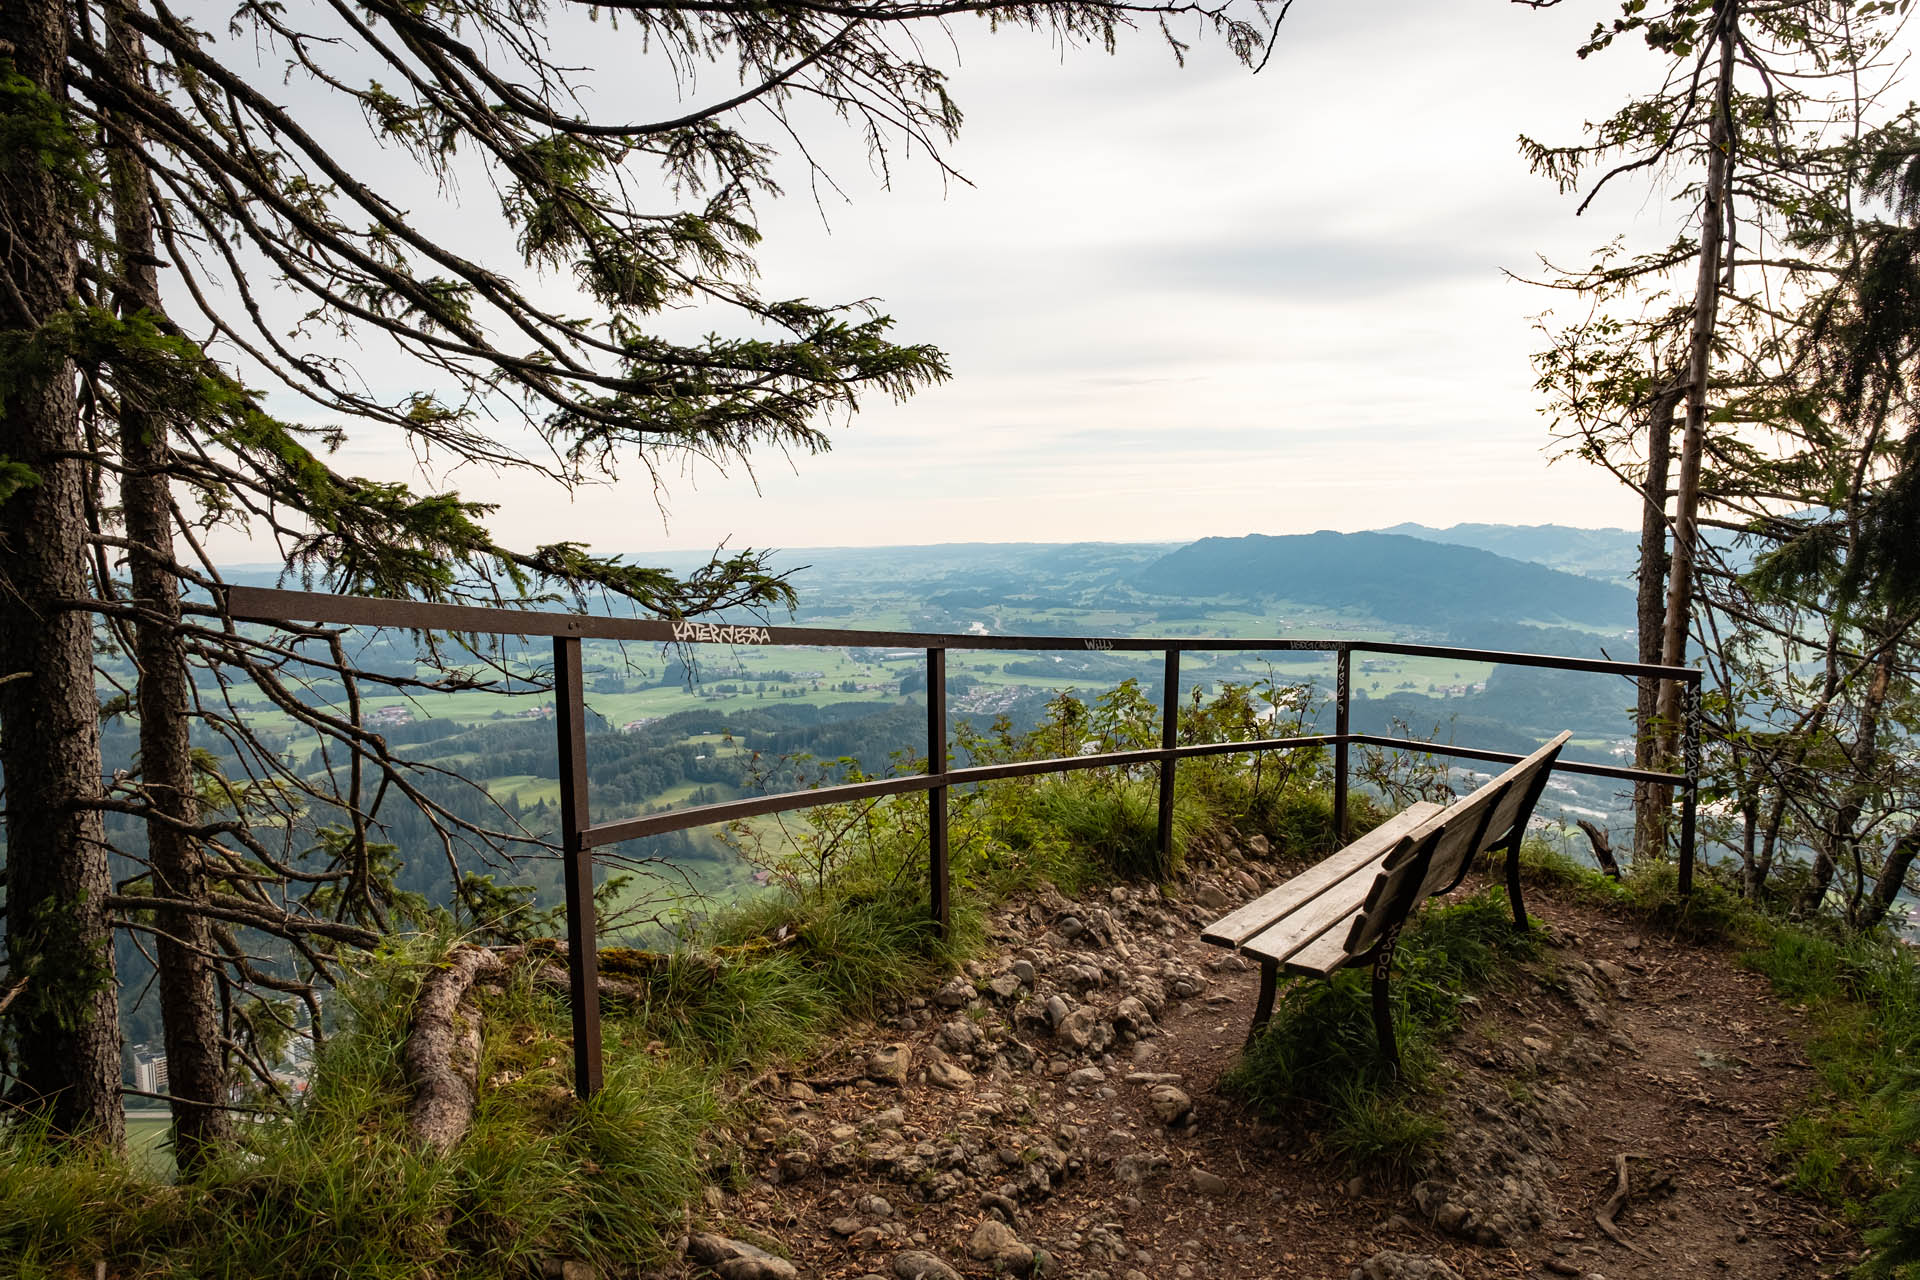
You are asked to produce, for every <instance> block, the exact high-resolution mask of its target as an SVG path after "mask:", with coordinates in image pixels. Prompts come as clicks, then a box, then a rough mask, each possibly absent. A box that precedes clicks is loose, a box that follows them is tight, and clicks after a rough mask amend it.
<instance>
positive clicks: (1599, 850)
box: [1580, 818, 1620, 880]
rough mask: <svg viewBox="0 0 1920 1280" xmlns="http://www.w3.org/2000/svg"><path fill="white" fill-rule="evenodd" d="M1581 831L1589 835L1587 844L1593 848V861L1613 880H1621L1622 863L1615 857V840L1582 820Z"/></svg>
mask: <svg viewBox="0 0 1920 1280" xmlns="http://www.w3.org/2000/svg"><path fill="white" fill-rule="evenodd" d="M1580 829H1581V830H1582V831H1584V832H1586V833H1587V843H1588V844H1590V845H1592V846H1593V860H1594V861H1595V862H1597V863H1599V864H1600V869H1601V870H1602V871H1604V872H1606V873H1607V877H1608V878H1609V879H1612V880H1618V879H1619V878H1620V863H1619V862H1618V861H1617V860H1616V859H1615V858H1614V856H1613V840H1612V839H1611V838H1610V837H1609V836H1608V835H1607V833H1606V832H1605V831H1604V830H1602V829H1601V828H1600V827H1597V826H1595V825H1594V824H1593V823H1591V822H1588V821H1587V820H1586V819H1585V818H1581V819H1580Z"/></svg>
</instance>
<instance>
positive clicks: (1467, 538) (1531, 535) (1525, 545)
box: [1374, 523, 1640, 586]
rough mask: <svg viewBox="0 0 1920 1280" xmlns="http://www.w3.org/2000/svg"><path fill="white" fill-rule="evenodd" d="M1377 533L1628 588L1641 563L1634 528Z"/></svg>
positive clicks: (1421, 528)
mask: <svg viewBox="0 0 1920 1280" xmlns="http://www.w3.org/2000/svg"><path fill="white" fill-rule="evenodd" d="M1374 532H1375V533H1399V534H1405V535H1406V536H1407V537H1409V538H1419V539H1420V540H1421V541H1423V542H1450V543H1453V544H1454V545H1455V546H1461V547H1478V548H1479V549H1480V550H1482V551H1491V552H1493V553H1494V554H1495V555H1497V556H1507V557H1509V558H1511V559H1514V560H1525V561H1527V562H1529V563H1531V564H1543V565H1546V566H1547V567H1548V568H1549V569H1560V570H1562V571H1564V572H1566V573H1577V574H1580V575H1582V576H1583V577H1588V578H1600V579H1603V580H1604V581H1607V582H1617V583H1620V584H1622V585H1624V586H1631V585H1632V584H1633V581H1634V571H1635V568H1636V567H1637V566H1638V565H1639V563H1640V534H1639V533H1638V532H1637V531H1635V530H1632V529H1576V528H1572V527H1570V526H1568V525H1563V524H1456V525H1450V526H1448V527H1447V528H1445V529H1436V528H1434V527H1433V526H1431V525H1424V524H1412V523H1406V524H1396V525H1393V526H1391V527H1390V528H1386V529H1376V530H1374Z"/></svg>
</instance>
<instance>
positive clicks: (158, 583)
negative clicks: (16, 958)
mask: <svg viewBox="0 0 1920 1280" xmlns="http://www.w3.org/2000/svg"><path fill="white" fill-rule="evenodd" d="M106 31H107V44H108V51H107V52H108V57H109V58H110V59H111V60H112V61H113V63H114V64H115V65H116V66H117V67H119V68H120V71H121V74H122V75H123V76H125V77H126V78H127V80H128V82H129V83H136V82H137V81H138V79H139V68H140V67H141V65H142V64H143V63H144V62H145V53H144V50H143V48H142V46H141V41H140V36H139V34H138V33H137V32H134V31H132V30H130V29H129V28H128V26H127V24H126V20H125V16H124V13H123V11H122V9H121V7H120V5H119V4H113V5H111V6H109V8H108V10H107V15H106ZM139 145H140V130H139V126H138V125H136V124H134V123H132V122H129V121H127V120H124V119H120V118H115V119H113V120H112V124H111V129H110V132H109V136H108V163H109V166H110V173H111V188H112V193H113V217H114V240H115V248H116V250H117V251H118V256H119V263H118V267H119V279H118V281H117V283H116V287H115V290H114V295H115V296H114V305H115V306H116V307H117V308H118V310H119V312H120V314H121V315H122V316H123V317H124V316H133V315H137V314H139V313H140V312H142V311H145V312H148V313H151V314H152V315H154V316H156V317H158V316H159V315H160V314H161V301H160V284H159V271H158V268H157V267H156V266H155V263H157V262H158V259H157V258H156V257H155V255H154V229H153V185H152V178H151V175H149V174H148V172H147V170H146V166H145V165H144V164H143V163H142V162H141V160H140V158H139ZM117 390H118V391H119V393H120V413H119V426H120V457H121V461H122V463H123V464H124V466H125V471H124V472H123V474H122V479H121V482H120V494H121V508H122V513H123V515H124V518H125V520H126V533H127V541H128V542H129V543H130V544H131V548H130V550H129V552H128V556H127V559H128V576H129V579H130V582H131V586H132V590H133V601H134V605H135V607H136V608H137V609H138V610H139V616H138V617H137V618H136V619H135V621H134V623H133V641H134V655H133V656H134V662H135V665H136V666H137V667H138V669H139V685H138V689H137V693H136V698H137V705H138V708H139V713H140V787H141V792H142V795H143V798H144V799H145V802H146V803H147V804H148V805H149V806H151V807H152V809H153V811H154V813H155V815H156V816H155V817H153V818H150V819H148V821H147V824H146V827H147V858H148V866H149V867H150V869H151V871H152V875H153V889H154V893H155V894H156V896H158V897H160V898H163V899H168V900H184V901H189V902H198V901H200V900H201V899H202V897H203V896H204V894H205V890H206V874H205V867H204V859H203V856H202V853H201V850H200V846H199V844H198V843H197V842H196V841H195V840H194V839H193V838H192V837H191V836H189V835H188V834H187V831H188V830H189V829H191V828H192V827H193V826H194V825H195V824H196V823H197V822H198V821H199V803H198V798H197V796H196V793H195V788H194V781H193V753H192V745H191V740H190V735H189V731H188V725H189V719H188V716H189V713H190V711H191V709H192V705H193V703H192V690H191V688H190V687H189V685H188V674H187V655H186V646H185V645H184V644H183V643H182V641H181V636H180V582H179V579H178V577H177V576H176V575H175V573H174V546H173V502H172V496H173V495H172V488H171V486H170V484H169V482H168V470H169V464H170V463H171V461H172V450H171V446H170V443H169V440H168V429H169V424H168V421H167V418H166V417H165V415H164V414H163V413H160V412H155V411H154V409H153V408H152V407H151V406H149V405H147V404H145V403H143V402H142V397H141V395H140V392H139V388H138V387H137V386H132V385H129V384H128V383H127V382H126V381H124V380H122V381H121V382H120V383H119V384H118V386H117ZM169 819H171V820H170V821H169ZM154 914H155V923H156V924H157V925H158V929H159V936H158V938H157V939H156V943H155V955H154V959H155V963H156V966H157V968H158V971H159V972H158V976H159V988H160V1019H161V1026H162V1032H163V1036H164V1039H165V1043H166V1049H167V1077H168V1085H167V1090H168V1092H169V1093H170V1094H172V1096H173V1097H174V1098H175V1099H177V1100H178V1101H176V1102H174V1103H173V1104H172V1109H173V1139H174V1158H175V1160H176V1161H177V1162H178V1163H179V1165H180V1168H181V1170H182V1172H185V1173H191V1172H192V1171H193V1170H194V1169H196V1168H198V1167H199V1166H200V1165H201V1164H202V1163H203V1161H204V1160H205V1158H206V1156H207V1155H208V1154H209V1149H210V1148H211V1147H213V1146H215V1145H217V1144H218V1143H220V1142H221V1141H222V1140H223V1139H225V1138H226V1137H227V1134H228V1124H229V1120H228V1114H227V1112H226V1111H225V1110H223V1109H222V1107H221V1105H220V1104H222V1103H225V1102H226V1101H227V1072H226V1052H225V1049H224V1046H223V1045H222V1043H221V1037H220V1013H219V1005H218V1002H217V1000H216V997H215V991H214V977H215V971H214V964H213V960H212V956H213V955H214V943H213V936H212V929H211V922H210V921H209V920H208V919H207V918H206V917H205V916H204V915H201V914H199V913H198V912H193V911H183V910H179V909H177V908H159V909H157V910H156V911H155V913H154Z"/></svg>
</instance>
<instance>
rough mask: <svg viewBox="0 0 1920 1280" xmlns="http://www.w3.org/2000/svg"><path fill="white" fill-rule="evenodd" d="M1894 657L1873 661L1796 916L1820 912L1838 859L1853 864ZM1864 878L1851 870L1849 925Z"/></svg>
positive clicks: (1889, 652)
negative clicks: (1846, 769) (1847, 765)
mask: <svg viewBox="0 0 1920 1280" xmlns="http://www.w3.org/2000/svg"><path fill="white" fill-rule="evenodd" d="M1896 653H1897V650H1896V649H1895V647H1894V646H1893V645H1891V644H1888V645H1887V646H1886V647H1885V648H1884V649H1883V650H1882V651H1881V654H1880V657H1879V658H1878V659H1876V660H1875V662H1874V664H1873V673H1872V675H1870V676H1869V677H1868V679H1867V691H1866V696H1864V697H1863V698H1861V699H1860V728H1859V731H1858V732H1857V733H1856V734H1855V735H1854V740H1853V750H1852V751H1851V752H1848V753H1847V754H1848V755H1849V756H1850V757H1851V772H1852V775H1853V776H1852V777H1851V778H1849V779H1848V780H1847V789H1846V791H1845V792H1844V793H1843V794H1842V795H1841V797H1840V806H1839V808H1838V809H1837V810H1836V811H1835V812H1834V815H1833V825H1832V827H1831V828H1830V829H1829V830H1828V831H1827V833H1826V838H1825V839H1823V840H1822V841H1821V842H1820V850H1819V853H1818V854H1817V855H1816V856H1815V858H1814V861H1813V874H1812V875H1811V877H1809V879H1808V880H1807V887H1806V889H1805V890H1804V891H1803V892H1802V893H1801V895H1800V901H1799V902H1798V903H1796V904H1795V905H1794V914H1795V915H1799V916H1809V915H1812V914H1813V913H1814V912H1816V911H1818V910H1819V908H1820V903H1821V900H1822V899H1824V898H1825V897H1826V896H1827V889H1828V887H1829V886H1830V885H1831V884H1832V883H1833V876H1834V872H1835V871H1836V870H1837V869H1838V867H1839V865H1840V862H1841V859H1842V858H1846V859H1847V860H1848V861H1850V862H1855V863H1857V862H1858V850H1859V843H1860V833H1859V831H1858V827H1859V825H1860V815H1861V813H1862V812H1863V811H1864V810H1865V808H1866V804H1867V800H1868V798H1869V797H1870V796H1871V795H1872V794H1873V790H1874V783H1875V781H1876V777H1875V775H1876V774H1878V773H1879V771H1880V756H1881V750H1880V718H1881V716H1882V714H1883V713H1884V712H1885V710H1886V705H1887V694H1888V692H1889V691H1890V690H1891V689H1892V687H1893V668H1894V659H1895V655H1896ZM1864 879H1865V876H1864V874H1863V870H1862V869H1861V868H1859V867H1858V866H1855V867H1854V883H1853V892H1852V894H1851V896H1850V897H1849V898H1848V900H1847V917H1848V919H1849V921H1852V920H1854V919H1855V918H1856V917H1857V914H1858V912H1859V909H1860V905H1861V904H1860V897H1861V894H1862V892H1863V891H1864V887H1865V886H1864V885H1863V884H1862V881H1863V880H1864Z"/></svg>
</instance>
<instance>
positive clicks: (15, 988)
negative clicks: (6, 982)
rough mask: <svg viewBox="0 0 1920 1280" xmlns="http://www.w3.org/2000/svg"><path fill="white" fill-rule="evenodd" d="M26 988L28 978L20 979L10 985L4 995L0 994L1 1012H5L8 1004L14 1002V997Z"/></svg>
mask: <svg viewBox="0 0 1920 1280" xmlns="http://www.w3.org/2000/svg"><path fill="white" fill-rule="evenodd" d="M26 989H27V980H26V979H25V978H22V979H20V980H19V981H18V982H16V983H14V984H13V985H12V986H10V987H8V988H7V993H6V994H5V995H3V996H0V1013H5V1012H6V1011H7V1006H8V1005H10V1004H12V1003H13V1001H14V997H16V996H18V995H19V994H20V993H21V992H22V991H25V990H26Z"/></svg>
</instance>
